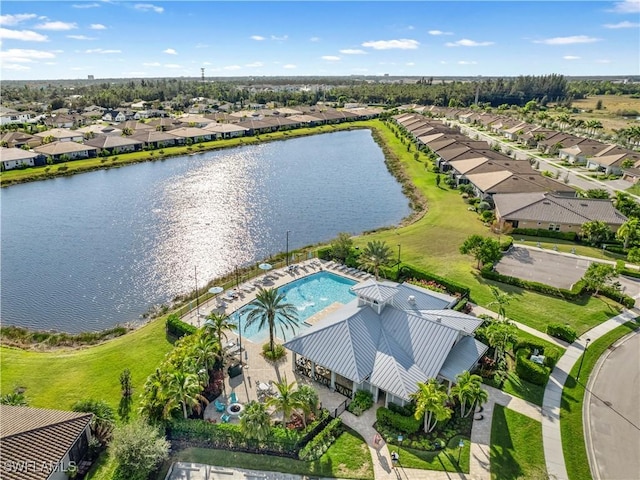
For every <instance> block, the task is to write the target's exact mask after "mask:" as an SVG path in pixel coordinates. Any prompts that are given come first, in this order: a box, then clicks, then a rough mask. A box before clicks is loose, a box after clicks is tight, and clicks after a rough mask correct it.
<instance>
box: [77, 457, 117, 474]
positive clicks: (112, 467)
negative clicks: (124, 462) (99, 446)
mask: <svg viewBox="0 0 640 480" xmlns="http://www.w3.org/2000/svg"><path fill="white" fill-rule="evenodd" d="M116 466H117V463H116V462H115V460H113V458H112V457H111V456H110V455H109V454H108V453H107V452H103V453H102V454H101V455H100V457H98V459H97V460H96V461H95V462H94V463H93V465H92V466H91V469H90V470H89V472H87V475H86V476H85V477H84V479H85V480H111V479H112V478H113V474H114V473H115V471H116Z"/></svg>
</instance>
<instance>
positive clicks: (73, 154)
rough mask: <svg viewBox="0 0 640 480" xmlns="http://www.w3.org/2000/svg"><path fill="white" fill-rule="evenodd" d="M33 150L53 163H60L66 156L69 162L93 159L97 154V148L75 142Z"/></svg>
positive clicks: (53, 143) (43, 146)
mask: <svg viewBox="0 0 640 480" xmlns="http://www.w3.org/2000/svg"><path fill="white" fill-rule="evenodd" d="M33 150H34V151H36V152H38V153H40V154H42V155H44V156H46V157H49V158H51V159H52V160H53V161H60V160H62V159H63V156H67V157H68V158H69V160H79V159H82V158H90V157H95V156H96V154H97V148H95V147H92V146H91V145H82V144H80V143H76V142H51V143H47V144H45V145H40V146H39V147H35V148H34V149H33Z"/></svg>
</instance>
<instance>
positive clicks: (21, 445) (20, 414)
mask: <svg viewBox="0 0 640 480" xmlns="http://www.w3.org/2000/svg"><path fill="white" fill-rule="evenodd" d="M92 417H93V414H91V413H77V412H65V411H61V410H45V409H42V408H31V407H17V406H13V405H0V418H2V422H0V444H2V448H1V449H0V465H2V478H3V480H27V479H28V480H67V478H68V476H67V474H66V473H65V470H66V469H67V468H68V467H69V465H71V464H74V465H76V466H77V467H79V470H80V472H79V473H81V474H84V473H86V471H87V470H88V465H87V463H88V462H85V461H84V458H85V456H86V454H87V452H88V450H89V442H90V441H91V428H90V427H91V419H92ZM11 466H14V467H15V468H11ZM20 466H22V468H19V467H20Z"/></svg>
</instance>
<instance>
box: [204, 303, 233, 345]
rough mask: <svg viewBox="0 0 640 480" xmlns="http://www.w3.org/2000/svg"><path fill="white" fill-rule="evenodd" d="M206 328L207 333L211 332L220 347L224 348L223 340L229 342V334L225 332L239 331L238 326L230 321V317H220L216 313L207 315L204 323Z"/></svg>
mask: <svg viewBox="0 0 640 480" xmlns="http://www.w3.org/2000/svg"><path fill="white" fill-rule="evenodd" d="M204 326H205V329H206V331H207V332H211V333H212V334H213V335H215V337H216V339H217V340H218V345H220V348H222V338H223V337H224V339H225V341H226V340H227V334H226V333H225V331H227V330H229V331H234V330H237V329H238V326H237V325H236V324H235V323H233V322H231V321H230V320H229V316H228V315H218V314H217V313H215V312H211V313H210V314H209V315H207V319H206V320H205V322H204Z"/></svg>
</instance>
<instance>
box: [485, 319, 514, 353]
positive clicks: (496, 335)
mask: <svg viewBox="0 0 640 480" xmlns="http://www.w3.org/2000/svg"><path fill="white" fill-rule="evenodd" d="M516 330H517V329H516V327H515V326H513V325H511V324H510V323H506V322H491V323H490V324H489V326H488V327H486V328H485V329H484V333H485V335H486V337H487V340H488V341H489V345H490V346H492V347H493V349H494V352H493V359H494V360H496V361H497V360H498V356H500V358H502V356H503V355H504V352H505V351H506V349H507V345H509V344H510V343H514V342H516V341H518V335H517V333H516Z"/></svg>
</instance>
